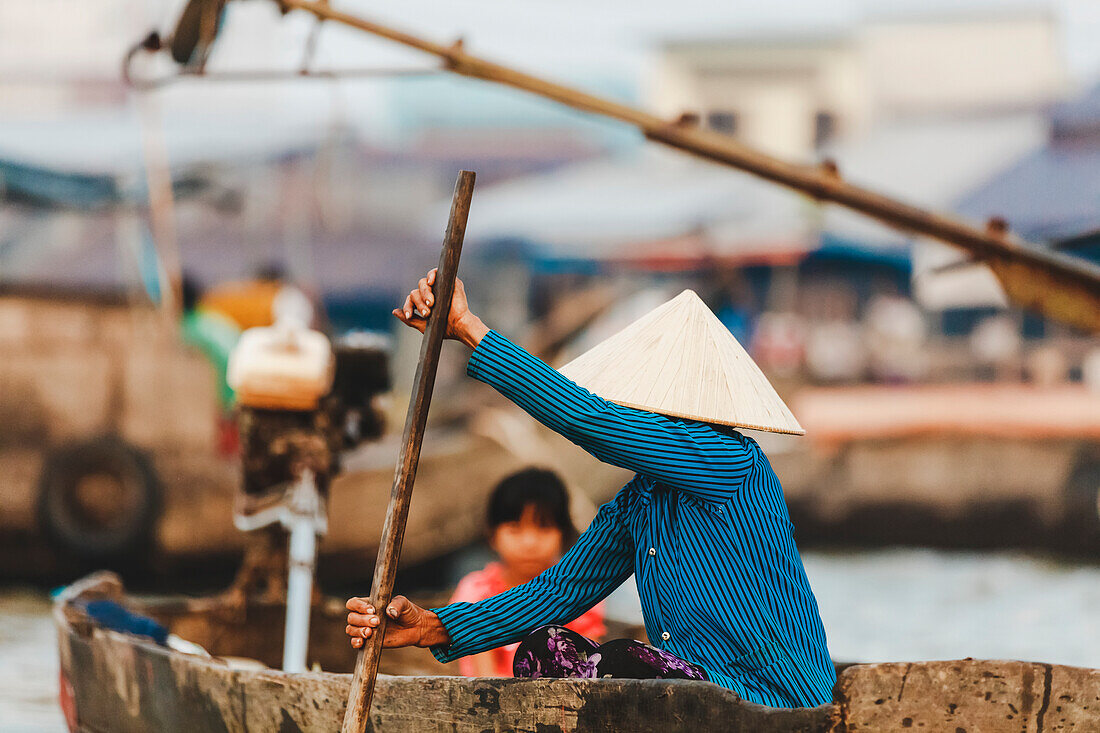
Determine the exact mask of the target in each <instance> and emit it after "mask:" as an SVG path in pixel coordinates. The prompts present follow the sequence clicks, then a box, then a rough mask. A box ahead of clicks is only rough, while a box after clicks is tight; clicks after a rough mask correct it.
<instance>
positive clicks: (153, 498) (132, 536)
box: [38, 435, 161, 561]
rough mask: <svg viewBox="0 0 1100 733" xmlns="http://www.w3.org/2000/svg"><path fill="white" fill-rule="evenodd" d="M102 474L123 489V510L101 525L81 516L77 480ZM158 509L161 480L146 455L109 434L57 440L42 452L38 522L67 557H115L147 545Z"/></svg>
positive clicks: (86, 558)
mask: <svg viewBox="0 0 1100 733" xmlns="http://www.w3.org/2000/svg"><path fill="white" fill-rule="evenodd" d="M96 474H106V475H107V476H110V477H111V478H113V479H114V480H115V481H117V482H118V485H119V486H121V487H122V489H123V491H124V492H125V495H126V498H127V499H128V501H127V502H126V506H125V507H124V513H123V514H122V515H119V516H116V517H112V518H111V521H110V524H109V526H103V525H102V524H98V523H96V522H95V521H93V520H91V519H89V518H88V517H86V516H83V512H82V511H81V509H80V506H79V501H78V499H77V492H78V487H79V484H80V482H81V481H82V480H83V479H85V478H86V477H88V476H92V475H96ZM160 511H161V485H160V481H159V479H158V477H157V473H156V469H155V468H154V466H153V462H152V460H151V459H150V457H149V456H148V455H147V454H146V453H144V452H143V451H141V450H139V449H137V448H136V447H134V446H132V445H130V444H129V443H127V442H126V441H124V440H122V439H121V438H119V437H117V436H113V435H107V436H100V437H96V438H91V439H88V440H81V441H74V442H70V443H66V444H63V445H59V446H57V447H56V448H54V449H52V450H50V451H49V453H48V454H47V455H46V458H45V461H44V464H43V468H42V473H41V476H40V479H39V486H38V519H39V525H40V527H41V529H42V531H43V533H44V534H45V535H46V536H47V538H48V539H49V540H50V541H51V542H52V543H53V544H54V545H55V546H56V547H57V549H58V550H59V551H60V552H61V553H62V554H63V555H66V556H68V557H69V559H73V560H77V561H85V560H101V559H109V558H119V557H123V556H125V555H127V554H128V553H133V552H134V551H137V550H142V549H144V548H148V546H149V545H150V543H151V541H152V539H153V534H154V531H155V528H156V523H157V520H158V519H159V517H160Z"/></svg>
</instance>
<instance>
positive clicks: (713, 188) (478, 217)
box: [434, 114, 1044, 260]
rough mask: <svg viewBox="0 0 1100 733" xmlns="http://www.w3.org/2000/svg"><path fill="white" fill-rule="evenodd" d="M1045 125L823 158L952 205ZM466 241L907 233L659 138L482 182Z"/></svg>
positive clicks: (938, 128)
mask: <svg viewBox="0 0 1100 733" xmlns="http://www.w3.org/2000/svg"><path fill="white" fill-rule="evenodd" d="M1043 130H1044V123H1043V120H1042V118H1041V116H1038V115H1034V114H1019V115H1008V116H999V117H989V118H984V119H958V118H949V119H931V120H917V121H899V122H894V123H888V124H885V125H883V126H881V127H880V128H879V129H877V130H876V131H874V132H872V133H870V134H869V135H866V136H863V137H860V138H858V139H855V140H849V141H844V142H839V143H837V144H836V145H834V146H832V147H830V148H829V150H828V151H827V154H828V155H829V157H832V158H834V159H835V160H837V162H838V165H839V167H840V171H841V174H842V175H843V176H844V177H845V178H846V179H848V180H850V181H852V182H853V183H857V184H860V185H865V186H868V187H870V188H872V189H873V190H876V191H881V192H882V193H885V194H888V195H891V196H896V197H898V198H900V199H901V200H903V201H907V202H910V203H914V204H916V205H920V206H927V207H931V208H937V209H946V208H950V205H951V203H952V202H953V201H955V200H956V199H957V198H958V196H960V195H961V194H962V193H963V192H964V191H966V190H968V189H969V188H971V187H973V186H974V185H975V184H976V183H977V182H979V181H982V180H985V179H987V178H988V177H989V176H990V175H991V174H992V173H993V172H995V171H997V170H1000V169H1001V167H1002V166H1005V165H1007V164H1008V163H1009V162H1010V161H1012V160H1014V159H1016V158H1017V157H1018V156H1019V155H1021V154H1022V153H1023V152H1025V151H1028V150H1031V149H1034V148H1035V147H1036V146H1038V145H1041V144H1042V140H1043V134H1044V133H1043ZM443 206H444V204H442V203H441V204H440V206H439V208H443ZM434 219H438V215H436V216H435V217H434ZM822 233H823V234H824V235H825V237H824V238H822V237H821V236H819V234H822ZM467 237H468V240H469V241H471V242H472V243H474V244H475V245H476V244H477V243H481V244H482V245H483V246H484V245H485V244H486V243H491V242H495V241H501V240H512V241H516V240H518V241H520V242H523V243H524V244H525V245H527V246H528V247H529V248H530V249H531V250H532V251H533V252H534V254H536V255H537V256H542V257H559V258H587V259H609V260H611V259H613V260H622V259H639V258H641V259H648V260H655V259H660V258H662V257H664V258H665V259H667V258H669V257H672V256H677V255H679V256H681V257H685V258H696V259H698V258H705V257H708V256H712V257H723V258H731V257H732V258H746V257H749V258H751V257H756V256H761V255H768V254H771V255H777V254H792V253H797V252H803V253H805V252H808V251H810V250H813V249H815V248H817V247H818V246H820V245H821V244H822V243H823V242H825V241H827V242H828V243H830V244H832V245H842V246H847V247H855V248H864V249H877V250H895V251H897V250H903V249H904V248H905V247H907V246H908V244H909V242H910V240H911V237H909V236H908V235H906V234H904V233H900V232H897V231H896V230H894V229H892V228H890V227H887V226H885V225H883V224H880V223H878V222H876V221H874V220H872V219H869V218H868V217H865V216H863V215H861V214H857V213H855V212H853V211H850V210H848V209H844V208H842V207H839V206H829V207H824V208H822V207H820V206H819V205H818V204H817V203H816V202H814V201H812V200H810V199H808V198H807V197H805V196H802V195H800V194H797V193H795V192H792V191H789V190H788V189H785V188H782V187H780V186H777V185H775V184H772V183H768V182H766V181H763V180H761V179H758V178H756V177H753V176H751V175H749V174H746V173H742V172H740V171H736V170H733V169H731V168H727V167H725V166H720V165H717V164H713V163H708V162H705V161H700V160H698V159H695V158H692V157H690V156H687V155H685V154H682V153H677V152H674V151H669V150H664V149H662V148H658V147H654V146H649V147H646V148H643V149H642V150H640V151H638V152H637V153H635V154H633V155H629V156H628V155H623V156H617V157H606V158H602V159H599V160H596V161H591V162H586V163H581V164H577V165H572V166H567V167H565V168H561V169H559V170H557V171H553V172H550V173H547V174H540V175H535V176H527V177H523V178H518V179H514V180H511V181H506V182H503V183H501V184H498V185H495V186H490V187H487V188H483V189H481V190H479V192H478V196H477V201H476V204H475V207H474V209H473V210H472V213H471V217H470V224H469V229H468V231H467Z"/></svg>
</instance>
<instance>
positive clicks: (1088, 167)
mask: <svg viewBox="0 0 1100 733" xmlns="http://www.w3.org/2000/svg"><path fill="white" fill-rule="evenodd" d="M1049 129H1050V135H1049V138H1048V139H1047V140H1046V142H1045V144H1044V145H1042V146H1041V147H1039V148H1038V149H1036V150H1032V151H1030V152H1029V153H1028V154H1026V155H1024V156H1022V157H1020V158H1018V159H1017V160H1016V162H1015V163H1014V164H1013V165H1012V166H1010V167H1008V168H1007V169H1006V170H1004V171H1001V172H1000V173H999V174H998V175H995V176H992V177H990V178H988V179H986V180H985V181H984V182H983V183H982V184H981V185H979V186H977V187H976V188H974V189H972V190H971V191H970V192H968V193H967V194H966V195H965V196H962V197H961V199H960V201H959V205H958V209H959V211H961V212H962V213H964V214H967V215H971V216H981V215H985V214H998V215H1001V216H1004V217H1005V218H1006V219H1007V220H1008V222H1009V225H1010V226H1011V227H1012V229H1014V230H1015V231H1017V232H1019V233H1020V234H1021V235H1022V236H1023V237H1025V238H1027V239H1035V240H1052V239H1062V238H1068V237H1073V236H1076V235H1078V234H1081V233H1082V232H1086V231H1090V230H1095V229H1097V228H1100V85H1098V86H1096V87H1094V88H1093V89H1092V90H1091V91H1089V92H1088V93H1086V94H1084V95H1082V96H1081V97H1080V98H1078V99H1076V100H1072V101H1070V102H1067V103H1064V104H1061V105H1058V106H1056V107H1055V108H1054V109H1053V110H1052V112H1051V115H1050V125H1049Z"/></svg>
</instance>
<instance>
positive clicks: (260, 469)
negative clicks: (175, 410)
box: [227, 317, 389, 672]
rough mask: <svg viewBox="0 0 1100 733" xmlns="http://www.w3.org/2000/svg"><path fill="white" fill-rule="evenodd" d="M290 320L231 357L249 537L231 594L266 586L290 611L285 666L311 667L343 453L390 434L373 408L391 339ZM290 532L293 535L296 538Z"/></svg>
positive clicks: (385, 379)
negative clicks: (337, 334) (318, 581)
mask: <svg viewBox="0 0 1100 733" xmlns="http://www.w3.org/2000/svg"><path fill="white" fill-rule="evenodd" d="M306 323H308V319H306V318H301V317H284V318H279V319H277V320H276V323H275V325H274V326H271V327H264V328H253V329H249V330H247V331H245V333H244V334H242V336H241V339H240V341H239V343H238V344H237V347H236V348H235V349H234V351H233V353H232V354H231V355H230V360H229V370H228V375H227V376H228V381H229V384H230V386H232V387H233V388H234V390H235V391H236V394H237V405H238V408H237V418H238V429H239V432H240V436H241V462H242V468H243V476H242V482H241V489H242V490H241V492H240V493H239V494H238V498H237V501H236V503H235V508H234V518H233V519H234V524H235V525H236V527H237V528H238V529H240V530H242V531H245V532H248V533H249V535H250V536H249V541H248V543H247V547H246V550H245V557H244V561H243V562H242V565H241V569H240V571H239V572H238V575H237V578H236V580H235V581H234V584H233V587H232V588H231V590H230V595H237V596H239V597H240V598H241V599H246V598H247V597H248V596H249V595H251V594H252V593H254V592H255V591H256V589H257V588H258V587H260V586H261V585H262V586H264V587H265V593H264V596H265V598H266V599H268V600H279V601H281V600H282V597H283V596H284V594H285V598H286V606H287V615H286V629H285V639H284V647H283V669H284V670H285V671H288V672H301V671H305V669H306V652H307V647H308V640H309V618H310V610H311V607H312V599H313V576H314V569H315V565H316V558H317V540H318V538H319V537H322V536H324V534H325V533H326V531H327V525H328V522H327V512H326V506H325V505H326V498H327V494H328V488H329V485H330V484H331V482H332V479H333V478H334V477H335V476H336V474H337V473H338V471H339V466H340V454H341V451H343V450H346V449H348V448H351V447H354V446H355V445H358V444H359V443H360V442H363V441H365V440H369V439H373V438H376V437H378V436H379V435H380V434H381V432H382V427H383V420H382V413H381V411H380V410H379V409H378V407H377V405H376V404H375V402H376V398H377V397H378V395H379V394H381V393H383V392H385V391H386V390H388V389H389V374H388V363H387V362H388V359H387V356H386V354H387V348H386V342H385V341H384V340H382V339H381V338H380V337H372V336H370V335H367V334H353V335H351V336H347V337H344V338H342V339H339V340H337V341H336V343H335V344H333V343H332V342H330V341H329V339H328V338H327V337H326V336H325V335H324V334H322V333H320V332H318V331H314V330H311V329H310V328H308V326H307V325H306ZM288 534H289V538H288V536H287V535H288Z"/></svg>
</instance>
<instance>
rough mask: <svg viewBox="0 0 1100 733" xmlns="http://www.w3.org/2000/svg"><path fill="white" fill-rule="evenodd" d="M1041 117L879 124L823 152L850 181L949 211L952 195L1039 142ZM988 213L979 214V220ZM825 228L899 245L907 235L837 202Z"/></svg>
mask: <svg viewBox="0 0 1100 733" xmlns="http://www.w3.org/2000/svg"><path fill="white" fill-rule="evenodd" d="M1045 135H1046V123H1045V121H1044V119H1043V117H1042V115H1041V114H1038V113H1020V114H1009V115H996V116H986V117H977V118H974V117H970V118H960V117H945V118H944V117H940V118H930V119H917V120H899V121H896V122H892V123H887V124H884V125H880V126H879V127H878V128H876V129H875V130H872V131H871V132H870V133H868V134H867V135H865V136H862V137H860V138H858V139H855V140H846V141H839V142H838V143H836V144H835V145H832V146H830V147H828V148H827V149H826V150H825V151H824V152H825V155H826V156H828V157H830V158H832V159H834V160H836V161H837V165H838V166H839V168H840V173H841V175H842V176H843V177H844V178H845V179H846V180H848V181H849V182H851V183H854V184H857V185H860V186H866V187H868V188H871V189H872V190H875V191H878V192H880V193H883V194H886V195H888V196H893V197H896V198H898V199H900V200H902V201H904V202H906V203H909V204H913V205H916V206H923V207H927V208H931V209H938V210H943V211H950V210H952V209H953V208H954V206H955V203H956V202H957V201H958V199H959V197H960V196H962V195H964V194H965V193H966V192H967V191H969V190H972V189H973V187H974V186H976V185H978V184H979V183H981V182H982V181H985V180H988V179H989V177H990V176H992V175H994V174H996V173H998V172H999V171H1002V170H1004V169H1005V168H1007V167H1008V166H1010V165H1011V164H1012V162H1013V161H1015V160H1018V159H1019V157H1020V156H1021V155H1024V154H1026V153H1028V152H1029V151H1033V150H1035V149H1037V148H1038V147H1040V146H1041V145H1042V143H1043V140H1044V138H1045ZM989 213H991V212H988V211H986V212H980V213H978V214H977V215H976V216H977V217H978V218H979V219H984V217H985V216H986V215H987V214H989ZM825 228H826V229H827V230H828V231H829V232H831V233H832V234H834V235H835V236H838V237H840V238H842V239H850V240H854V241H861V242H865V243H878V244H880V245H883V246H885V245H894V246H900V245H903V244H905V243H907V242H910V241H911V240H912V237H911V236H910V235H908V234H906V233H904V232H900V231H898V230H897V229H894V228H892V227H888V226H886V225H884V224H880V223H879V222H877V221H875V220H873V219H870V218H869V217H866V216H863V215H861V214H857V213H856V212H854V211H851V210H849V209H845V208H843V207H840V206H830V207H829V210H828V213H827V214H826V217H825Z"/></svg>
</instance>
